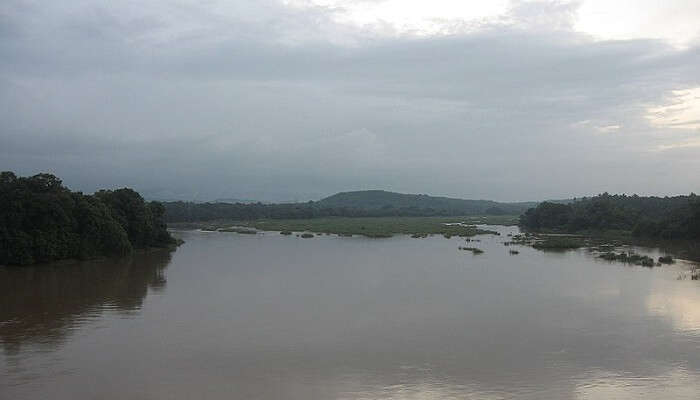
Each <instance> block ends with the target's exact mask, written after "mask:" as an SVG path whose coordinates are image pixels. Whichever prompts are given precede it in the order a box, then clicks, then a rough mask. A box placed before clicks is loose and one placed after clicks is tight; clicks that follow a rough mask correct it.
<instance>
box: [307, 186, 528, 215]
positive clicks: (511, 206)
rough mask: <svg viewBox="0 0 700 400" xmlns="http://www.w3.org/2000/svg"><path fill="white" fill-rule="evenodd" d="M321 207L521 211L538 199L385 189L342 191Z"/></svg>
mask: <svg viewBox="0 0 700 400" xmlns="http://www.w3.org/2000/svg"><path fill="white" fill-rule="evenodd" d="M316 205H317V206H318V207H321V208H343V207H345V208H353V209H359V210H391V209H420V210H428V209H430V210H434V211H439V212H441V213H445V214H448V215H470V214H472V215H473V214H490V215H499V214H501V215H502V214H521V213H523V212H525V211H526V210H527V209H528V208H531V207H535V206H536V205H537V203H536V202H520V203H500V202H496V201H491V200H465V199H454V198H450V197H438V196H429V195H426V194H404V193H396V192H387V191H385V190H361V191H354V192H341V193H337V194H334V195H332V196H329V197H326V198H324V199H322V200H319V201H318V202H316Z"/></svg>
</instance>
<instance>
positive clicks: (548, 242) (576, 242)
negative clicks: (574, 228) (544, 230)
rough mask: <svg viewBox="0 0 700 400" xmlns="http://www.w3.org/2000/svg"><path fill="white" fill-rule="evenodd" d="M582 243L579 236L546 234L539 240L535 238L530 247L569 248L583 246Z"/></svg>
mask: <svg viewBox="0 0 700 400" xmlns="http://www.w3.org/2000/svg"><path fill="white" fill-rule="evenodd" d="M583 245H584V243H583V241H582V240H581V239H580V238H573V237H562V236H547V237H545V238H544V239H541V240H535V241H534V242H533V243H532V247H533V248H535V249H538V250H569V249H578V248H580V247H583Z"/></svg>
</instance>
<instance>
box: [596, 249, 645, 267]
mask: <svg viewBox="0 0 700 400" xmlns="http://www.w3.org/2000/svg"><path fill="white" fill-rule="evenodd" d="M598 258H602V259H603V260H607V261H619V262H623V263H626V264H632V265H641V266H644V267H653V266H654V265H655V263H654V259H653V258H651V257H649V256H643V255H640V254H636V253H633V252H627V253H625V252H622V253H615V252H612V251H610V252H607V253H603V254H601V255H599V256H598Z"/></svg>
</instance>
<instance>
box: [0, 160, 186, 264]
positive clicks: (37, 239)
mask: <svg viewBox="0 0 700 400" xmlns="http://www.w3.org/2000/svg"><path fill="white" fill-rule="evenodd" d="M164 213H165V209H164V208H163V206H162V205H161V204H159V203H156V202H150V203H146V202H145V201H144V200H143V198H142V197H141V196H140V195H139V194H138V193H136V192H135V191H133V190H131V189H119V190H114V191H100V192H98V193H96V194H94V195H84V194H82V193H80V192H71V191H70V190H69V189H67V188H66V187H64V186H63V185H62V182H61V180H60V179H58V178H57V177H55V176H53V175H50V174H38V175H35V176H32V177H17V176H16V175H15V174H14V173H12V172H7V171H6V172H2V173H0V264H18V265H26V264H32V263H36V262H46V261H53V260H61V259H66V258H80V259H86V258H93V257H99V256H119V255H124V254H128V253H130V252H131V251H132V250H133V249H139V248H147V247H166V246H168V245H171V244H173V243H174V239H173V238H172V237H171V236H170V234H169V233H168V232H167V231H166V226H165V222H164V220H163V216H164Z"/></svg>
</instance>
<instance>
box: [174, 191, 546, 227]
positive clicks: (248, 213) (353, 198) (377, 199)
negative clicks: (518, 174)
mask: <svg viewBox="0 0 700 400" xmlns="http://www.w3.org/2000/svg"><path fill="white" fill-rule="evenodd" d="M164 205H165V209H166V213H165V218H166V220H167V221H168V222H194V221H212V220H222V219H226V220H239V221H244V220H256V219H306V218H319V217H432V216H458V215H459V216H462V215H507V214H511V215H518V214H521V213H522V212H524V211H525V210H526V209H527V208H528V207H532V206H533V205H534V203H498V202H495V201H489V200H462V199H451V198H447V197H434V196H427V195H416V194H402V193H393V192H385V191H382V190H366V191H358V192H344V193H338V194H335V195H333V196H330V197H327V198H325V199H322V200H320V201H317V202H312V201H310V202H308V203H287V204H284V203H283V204H262V203H253V204H242V203H235V204H232V203H189V202H168V203H164Z"/></svg>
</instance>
